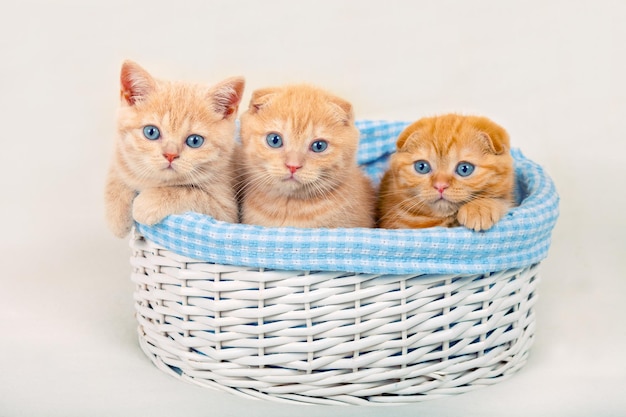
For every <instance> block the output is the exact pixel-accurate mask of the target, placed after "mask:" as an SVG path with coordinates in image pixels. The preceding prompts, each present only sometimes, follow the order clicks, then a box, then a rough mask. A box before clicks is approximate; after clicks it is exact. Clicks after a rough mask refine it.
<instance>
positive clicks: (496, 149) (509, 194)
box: [378, 114, 514, 231]
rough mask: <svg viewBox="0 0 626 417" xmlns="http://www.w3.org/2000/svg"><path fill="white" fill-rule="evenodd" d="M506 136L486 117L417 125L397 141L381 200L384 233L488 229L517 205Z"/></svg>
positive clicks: (447, 117) (453, 116)
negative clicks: (387, 230)
mask: <svg viewBox="0 0 626 417" xmlns="http://www.w3.org/2000/svg"><path fill="white" fill-rule="evenodd" d="M513 184H514V170H513V159H512V157H511V155H510V149H509V136H508V134H507V132H506V131H505V130H504V129H503V128H502V127H500V126H499V125H497V124H495V123H494V122H492V121H491V120H489V119H487V118H485V117H476V116H460V115H456V114H448V115H444V116H439V117H430V118H424V119H421V120H418V121H417V122H415V123H413V124H412V125H410V126H408V127H407V128H406V129H405V130H404V131H403V132H402V133H401V134H400V136H399V137H398V140H397V152H396V153H395V154H393V155H392V156H391V159H390V167H389V169H388V171H387V172H386V173H385V175H384V177H383V179H382V182H381V185H380V194H379V201H378V217H379V220H378V224H379V226H380V227H384V228H394V229H395V228H422V227H433V226H447V227H451V226H458V225H462V226H465V227H467V228H469V229H473V230H476V231H481V230H487V229H489V228H491V227H492V226H493V225H494V224H495V223H496V222H497V221H498V220H500V219H501V218H502V217H503V216H504V215H505V214H506V212H507V211H508V210H509V208H511V207H512V206H513V190H514V185H513Z"/></svg>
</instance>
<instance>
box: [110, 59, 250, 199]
mask: <svg viewBox="0 0 626 417" xmlns="http://www.w3.org/2000/svg"><path fill="white" fill-rule="evenodd" d="M242 90H243V79H241V78H232V79H229V80H226V81H224V82H222V83H220V84H218V85H216V86H214V87H211V88H209V87H205V86H199V85H193V84H188V83H180V82H168V81H160V80H155V79H154V78H152V77H151V76H150V75H149V74H148V73H147V72H146V71H145V70H143V69H142V68H140V67H139V66H137V65H136V64H133V63H125V65H124V67H123V69H122V91H121V94H122V98H123V100H122V106H121V108H120V111H119V115H118V131H119V140H118V143H117V145H118V146H117V156H118V158H119V161H120V164H121V166H122V170H123V172H124V173H125V174H126V180H127V181H128V183H129V184H131V185H133V186H134V187H136V188H137V189H142V188H146V187H157V186H172V185H188V184H196V185H199V184H202V183H203V182H207V181H217V178H219V177H220V175H222V174H221V173H222V172H225V171H226V170H227V164H228V161H230V158H231V154H232V151H233V149H234V140H233V138H234V134H235V124H234V117H235V114H236V109H237V105H238V103H239V99H240V97H241V94H242Z"/></svg>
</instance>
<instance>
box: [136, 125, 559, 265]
mask: <svg viewBox="0 0 626 417" xmlns="http://www.w3.org/2000/svg"><path fill="white" fill-rule="evenodd" d="M407 124H408V123H407V122H393V121H392V122H388V121H372V120H363V121H359V122H358V123H357V126H358V127H359V129H360V130H361V133H362V136H361V143H360V148H359V154H358V160H359V162H360V163H361V164H362V165H363V167H364V169H365V170H366V171H367V173H368V174H369V175H370V176H371V177H372V178H373V180H374V181H378V179H379V178H380V176H382V173H383V172H384V170H385V168H386V164H385V162H386V160H387V157H388V156H389V155H390V154H391V153H392V152H393V151H394V149H395V140H396V138H397V136H398V134H399V133H400V132H401V131H402V129H404V127H406V126H407ZM512 155H513V158H514V161H515V173H516V178H517V184H518V195H519V196H520V200H521V204H520V206H518V207H515V208H513V209H512V210H511V211H510V212H509V213H508V214H507V215H506V216H505V218H503V219H502V220H501V221H500V222H498V223H497V224H496V225H495V226H494V227H493V228H491V229H490V230H488V231H486V232H479V233H477V232H473V231H470V230H468V229H466V228H463V227H456V228H442V227H436V228H429V229H419V230H385V229H365V228H343V229H301V228H291V227H286V228H265V227H259V226H253V225H244V224H232V223H226V222H221V221H217V220H215V219H213V218H211V217H208V216H205V215H201V214H197V213H186V214H183V215H172V216H169V217H167V218H166V219H165V220H164V221H163V222H161V223H159V224H157V225H155V226H151V227H149V226H145V225H140V224H138V225H137V228H138V231H139V233H141V234H142V235H143V236H145V237H146V238H147V239H148V240H151V241H153V242H155V243H157V244H158V245H160V246H163V247H165V248H167V249H169V250H171V251H172V252H174V253H177V254H180V255H184V256H187V257H190V258H193V259H197V260H199V261H202V262H211V263H218V264H229V265H237V266H250V267H255V268H258V267H265V268H271V269H286V270H306V271H313V270H315V271H346V272H358V273H373V274H415V273H424V274H444V273H445V274H448V273H450V274H482V273H488V272H493V271H500V270H505V269H509V268H520V267H525V266H528V265H532V264H535V263H537V262H539V261H541V260H543V259H544V258H545V257H546V256H547V254H548V249H549V246H550V236H551V232H552V229H553V228H554V225H555V223H556V220H557V218H558V205H559V197H558V194H557V192H556V189H555V186H554V183H553V182H552V180H551V179H550V177H549V176H548V175H547V174H546V173H545V172H544V170H543V169H542V168H541V167H540V166H539V165H538V164H536V163H534V162H533V161H531V160H529V159H527V158H526V157H524V156H523V155H522V153H521V152H520V151H519V150H513V151H512Z"/></svg>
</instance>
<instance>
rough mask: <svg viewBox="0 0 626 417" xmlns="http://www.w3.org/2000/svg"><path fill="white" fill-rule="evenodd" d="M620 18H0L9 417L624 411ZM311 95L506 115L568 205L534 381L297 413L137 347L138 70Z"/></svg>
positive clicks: (27, 13)
mask: <svg viewBox="0 0 626 417" xmlns="http://www.w3.org/2000/svg"><path fill="white" fill-rule="evenodd" d="M625 42H626V2H623V1H618V0H616V1H593V0H589V1H581V0H571V1H550V0H547V1H542V0H527V1H509V2H502V1H497V0H493V1H488V0H475V1H465V2H464V1H412V2H410V1H396V0H384V1H373V0H360V1H287V0H285V1H276V0H265V1H256V2H255V1H199V0H198V1H189V2H185V1H182V0H181V1H165V0H153V1H148V0H141V1H121V0H107V1H99V2H87V1H78V0H76V1H70V0H67V1H50V2H45V1H19V2H12V3H11V4H7V3H3V4H2V6H0V121H1V123H0V140H1V145H2V146H1V147H0V150H1V155H2V157H1V162H0V170H1V175H0V209H1V216H0V256H1V259H2V263H1V265H0V416H2V417H12V416H64V417H69V416H91V417H93V416H144V415H145V416H148V415H149V416H155V417H156V416H188V417H193V416H240V415H243V414H244V413H245V414H246V415H249V416H266V415H267V416H277V417H280V416H293V415H296V414H297V415H301V416H302V417H305V416H331V415H332V416H357V415H358V416H382V415H394V416H417V415H420V416H421V415H424V416H442V415H463V416H528V415H533V416H544V415H545V416H589V415H593V416H624V415H626V353H625V352H626V324H625V319H626V302H624V300H623V299H624V296H625V295H626V244H625V243H626V238H625V233H626V227H625V225H626V221H625V220H624V207H625V205H626V197H625V190H626V186H625V185H624V184H625V180H626V175H625V174H626V168H625V167H626V134H625V131H626V129H625V127H624V126H625V123H624V121H625V119H626V48H625V47H624V43H625ZM125 58H131V59H133V60H136V61H137V62H139V63H140V64H141V65H143V66H144V67H145V68H147V69H148V70H149V71H151V72H152V73H153V74H154V75H156V76H157V77H163V78H172V79H186V80H191V81H199V82H206V83H209V84H212V83H215V82H217V81H219V80H221V79H222V78H225V77H228V76H231V75H238V74H241V75H244V76H245V77H246V78H247V82H248V86H247V90H246V96H245V99H244V103H245V105H244V108H245V107H246V106H247V101H248V97H249V95H250V93H251V91H252V90H254V89H256V88H261V87H266V86H271V85H280V84H284V83H288V82H294V81H306V82H310V83H314V84H318V85H320V86H323V87H325V88H327V89H329V90H331V91H334V92H335V93H336V94H338V95H341V96H343V97H345V98H346V99H348V100H350V101H352V103H353V104H354V107H355V110H356V113H357V117H359V118H391V119H403V120H414V119H417V118H420V117H422V116H427V115H433V114H440V113H444V112H450V111H458V112H463V113H477V114H482V115H486V116H488V117H491V118H492V119H494V120H495V121H497V122H498V123H500V124H502V125H503V126H504V127H506V128H507V129H508V131H509V132H510V134H511V138H512V142H513V144H514V146H516V147H519V148H521V149H522V150H523V151H524V152H525V153H526V155H527V156H528V157H530V158H531V159H533V160H535V161H537V162H539V163H540V164H542V165H543V166H544V167H545V168H546V170H547V171H548V172H549V173H550V175H551V176H552V177H553V179H554V181H555V182H556V185H557V188H558V190H559V193H560V195H561V217H560V219H559V223H558V225H557V227H556V229H555V231H554V235H553V244H552V248H551V251H550V255H549V257H548V259H547V260H546V261H545V262H544V264H543V274H542V276H543V279H542V282H541V286H540V288H539V296H540V301H539V303H538V305H537V325H538V327H537V337H536V342H535V345H534V347H533V349H532V351H531V357H530V360H529V362H528V364H527V365H526V367H524V368H523V369H522V371H521V372H520V373H519V374H517V375H515V376H514V377H513V378H511V379H509V380H508V381H506V382H502V383H500V384H498V385H495V386H493V387H489V388H485V389H481V390H478V391H475V392H472V393H468V394H463V395H460V396H455V397H452V398H449V399H441V400H434V401H429V402H426V403H421V404H415V405H408V406H401V407H394V408H384V409H383V408H373V407H343V408H337V407H318V406H313V407H304V406H294V405H281V404H276V403H269V402H264V401H251V400H246V399H241V398H239V397H235V396H232V395H229V394H224V393H221V392H216V391H212V390H209V389H206V388H200V387H196V386H195V385H191V384H187V383H184V382H181V381H179V380H177V379H175V378H172V377H170V376H168V375H166V374H164V373H162V372H161V371H159V370H157V368H155V367H154V366H153V365H152V364H151V363H150V362H149V360H148V359H147V358H146V357H145V356H144V354H143V353H142V352H141V351H140V349H139V347H138V344H137V339H136V330H135V327H136V323H135V320H134V317H133V305H132V303H133V301H132V291H133V286H132V284H131V282H130V278H129V274H130V266H129V264H128V257H129V255H130V250H129V249H128V247H127V242H126V241H125V240H118V239H115V238H114V237H113V236H112V235H111V234H110V233H109V232H108V230H107V229H106V226H105V224H104V221H103V203H102V189H103V183H104V176H105V172H106V168H107V165H108V161H109V157H110V154H111V150H112V143H113V135H114V132H115V112H116V108H117V104H118V102H117V100H118V94H119V93H118V92H119V86H118V79H119V69H120V64H121V62H122V60H123V59H125Z"/></svg>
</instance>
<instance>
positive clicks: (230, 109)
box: [209, 77, 246, 118]
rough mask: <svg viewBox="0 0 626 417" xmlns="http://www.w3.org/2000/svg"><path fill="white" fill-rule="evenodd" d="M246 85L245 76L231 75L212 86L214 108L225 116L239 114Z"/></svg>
mask: <svg viewBox="0 0 626 417" xmlns="http://www.w3.org/2000/svg"><path fill="white" fill-rule="evenodd" d="M245 85H246V81H245V79H244V78H243V77H231V78H228V79H226V80H224V81H222V82H220V83H219V84H217V85H215V86H214V87H212V88H211V90H210V92H209V95H210V99H211V102H212V104H213V110H215V112H216V113H219V114H221V115H222V116H223V117H224V118H227V117H229V116H231V115H233V114H237V109H238V108H239V103H240V102H241V97H242V96H243V90H244V87H245Z"/></svg>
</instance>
